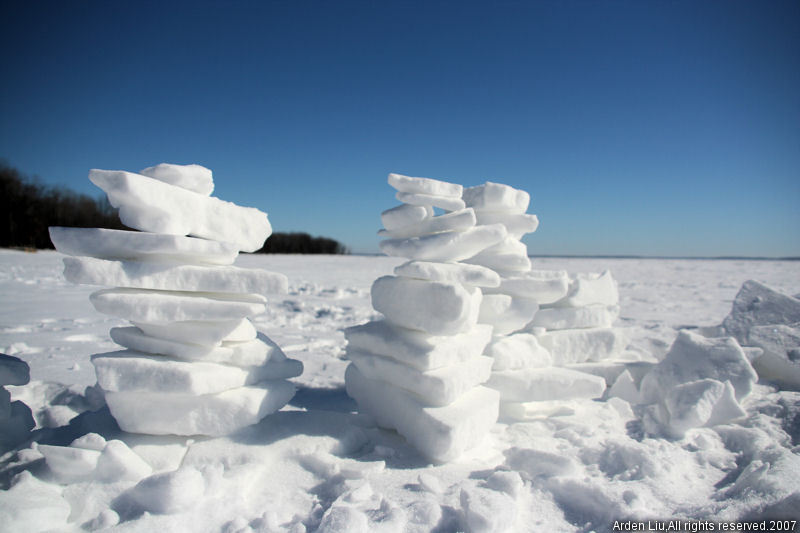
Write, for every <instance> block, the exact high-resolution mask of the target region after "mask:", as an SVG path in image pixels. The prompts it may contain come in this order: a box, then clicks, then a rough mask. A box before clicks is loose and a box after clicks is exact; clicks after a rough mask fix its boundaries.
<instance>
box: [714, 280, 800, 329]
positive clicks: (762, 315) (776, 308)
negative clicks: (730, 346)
mask: <svg viewBox="0 0 800 533" xmlns="http://www.w3.org/2000/svg"><path fill="white" fill-rule="evenodd" d="M795 322H800V300H798V299H797V298H793V297H791V296H786V295H785V294H781V293H780V292H778V291H776V290H773V289H771V288H770V287H768V286H766V285H764V284H763V283H759V282H758V281H755V280H748V281H745V282H744V283H743V284H742V287H741V288H740V289H739V293H738V294H737V295H736V298H735V299H734V300H733V307H732V309H731V312H730V314H729V315H728V316H727V317H726V318H725V320H724V321H723V322H722V326H723V327H724V328H725V330H726V331H727V332H728V334H729V335H733V336H734V337H736V340H737V341H739V343H740V344H742V345H746V344H749V343H748V340H747V333H748V332H749V331H750V328H751V327H753V326H764V325H769V324H793V323H795Z"/></svg>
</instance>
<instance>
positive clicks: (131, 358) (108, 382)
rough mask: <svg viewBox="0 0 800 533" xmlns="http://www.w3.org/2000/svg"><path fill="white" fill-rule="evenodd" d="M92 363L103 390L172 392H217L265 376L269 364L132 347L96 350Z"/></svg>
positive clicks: (268, 376)
mask: <svg viewBox="0 0 800 533" xmlns="http://www.w3.org/2000/svg"><path fill="white" fill-rule="evenodd" d="M92 364H93V365H94V370H95V373H96V374H97V383H98V384H100V387H102V388H103V390H104V391H114V392H135V391H140V392H144V391H150V392H162V393H173V394H214V393H217V392H222V391H225V390H229V389H234V388H237V387H242V386H245V385H252V384H254V383H258V382H260V381H264V380H266V379H282V378H284V377H286V376H274V375H270V374H272V373H273V372H271V371H270V370H271V369H270V367H269V365H264V366H254V367H249V368H240V367H236V366H229V365H222V364H218V363H207V362H187V361H179V360H176V359H172V358H169V357H164V356H158V355H147V354H144V353H141V352H134V351H131V350H121V351H117V352H109V353H103V354H96V355H93V356H92Z"/></svg>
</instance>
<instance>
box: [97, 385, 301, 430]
mask: <svg viewBox="0 0 800 533" xmlns="http://www.w3.org/2000/svg"><path fill="white" fill-rule="evenodd" d="M294 392H295V388H294V385H292V384H291V383H290V382H288V381H284V380H277V381H265V382H263V383H260V384H258V385H254V386H250V387H240V388H236V389H231V390H227V391H224V392H220V393H217V394H204V395H200V396H198V395H196V394H171V393H155V392H107V393H106V402H107V403H108V407H109V409H110V410H111V414H112V415H114V418H115V419H116V420H117V423H118V424H119V426H120V428H122V430H123V431H128V432H130V433H145V434H149V435H209V436H219V435H225V434H228V433H231V432H233V431H236V430H238V429H241V428H243V427H245V426H249V425H251V424H255V423H256V422H258V421H259V420H261V419H262V418H264V417H265V416H267V415H268V414H270V413H272V412H274V411H277V410H278V409H280V408H281V407H283V406H284V405H286V403H287V402H288V401H289V400H291V398H292V396H294Z"/></svg>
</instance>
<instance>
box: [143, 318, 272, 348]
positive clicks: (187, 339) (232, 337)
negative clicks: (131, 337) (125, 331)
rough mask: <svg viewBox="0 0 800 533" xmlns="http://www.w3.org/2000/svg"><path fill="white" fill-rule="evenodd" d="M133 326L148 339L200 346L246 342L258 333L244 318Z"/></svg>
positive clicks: (145, 323)
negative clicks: (153, 338)
mask: <svg viewBox="0 0 800 533" xmlns="http://www.w3.org/2000/svg"><path fill="white" fill-rule="evenodd" d="M133 325H134V326H136V327H137V328H139V329H140V330H142V331H143V332H144V334H145V335H147V336H149V337H156V338H158V339H164V340H170V341H175V342H181V343H186V344H199V345H202V346H219V345H220V344H221V343H222V342H246V341H251V340H253V339H255V338H256V336H257V335H258V332H257V331H256V328H255V327H254V326H253V323H252V322H250V321H249V320H248V319H246V318H239V319H236V320H187V321H181V322H168V323H166V324H156V323H148V322H137V321H134V322H133Z"/></svg>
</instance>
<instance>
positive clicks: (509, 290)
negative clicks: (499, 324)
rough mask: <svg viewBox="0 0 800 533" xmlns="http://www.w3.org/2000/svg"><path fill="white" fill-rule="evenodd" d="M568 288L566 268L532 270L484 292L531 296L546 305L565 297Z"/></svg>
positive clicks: (522, 296)
mask: <svg viewBox="0 0 800 533" xmlns="http://www.w3.org/2000/svg"><path fill="white" fill-rule="evenodd" d="M568 288H569V276H568V275H567V272H566V271H564V270H531V271H530V272H525V273H524V274H517V275H515V276H513V277H509V278H504V279H503V280H502V281H501V282H500V287H499V288H497V289H491V290H489V291H484V292H491V293H502V294H509V295H511V296H519V297H520V298H530V299H532V300H536V301H537V302H539V305H545V304H551V303H553V302H556V301H558V300H560V299H561V298H563V297H564V296H565V295H566V294H567V290H568Z"/></svg>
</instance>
